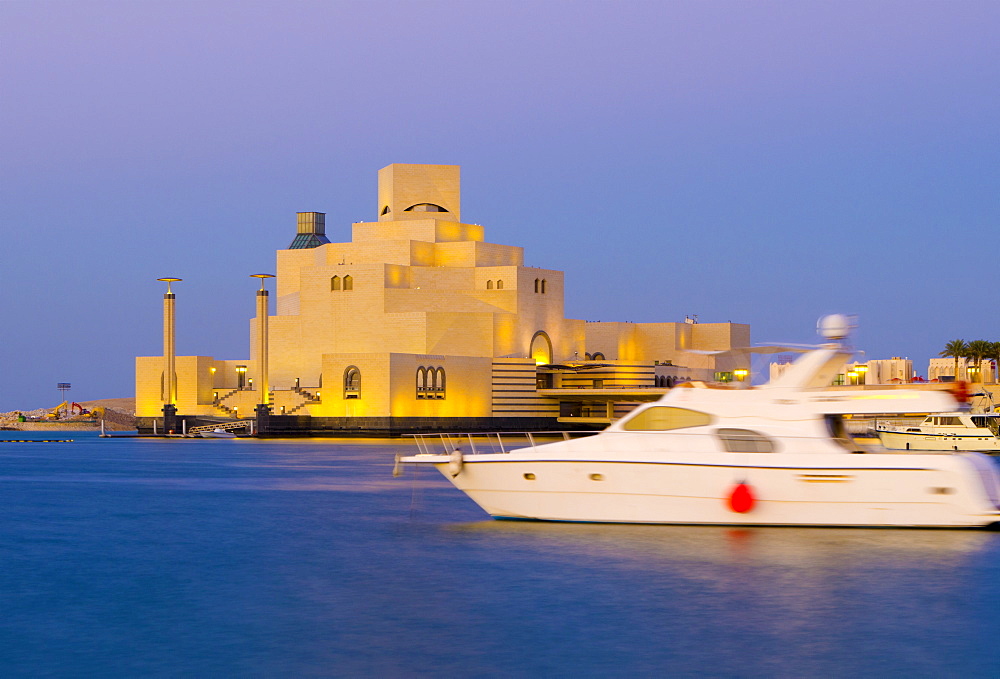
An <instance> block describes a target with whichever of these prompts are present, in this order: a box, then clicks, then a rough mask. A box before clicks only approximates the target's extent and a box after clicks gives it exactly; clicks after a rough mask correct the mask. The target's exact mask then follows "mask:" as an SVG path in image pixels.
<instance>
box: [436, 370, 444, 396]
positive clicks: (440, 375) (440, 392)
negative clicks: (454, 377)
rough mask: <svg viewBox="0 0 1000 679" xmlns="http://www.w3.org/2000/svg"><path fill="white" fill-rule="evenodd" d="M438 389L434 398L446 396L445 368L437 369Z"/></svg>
mask: <svg viewBox="0 0 1000 679" xmlns="http://www.w3.org/2000/svg"><path fill="white" fill-rule="evenodd" d="M435 382H436V386H437V391H436V392H435V394H434V398H444V368H438V369H437V379H436V380H435Z"/></svg>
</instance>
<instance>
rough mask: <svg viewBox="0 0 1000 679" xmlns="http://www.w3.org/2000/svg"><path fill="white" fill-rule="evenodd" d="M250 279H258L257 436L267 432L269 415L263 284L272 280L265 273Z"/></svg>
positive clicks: (266, 304)
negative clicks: (258, 396)
mask: <svg viewBox="0 0 1000 679" xmlns="http://www.w3.org/2000/svg"><path fill="white" fill-rule="evenodd" d="M251 277H252V278H259V279H260V290H258V291H257V356H256V358H257V389H259V390H260V392H259V393H260V398H258V399H257V408H256V411H255V413H256V416H257V434H258V435H260V434H262V433H265V432H266V430H267V418H268V415H270V414H271V380H270V379H269V376H268V365H267V356H268V349H267V313H268V293H267V290H266V289H265V288H264V282H265V281H266V280H267V279H268V278H274V276H273V275H271V274H267V273H255V274H251Z"/></svg>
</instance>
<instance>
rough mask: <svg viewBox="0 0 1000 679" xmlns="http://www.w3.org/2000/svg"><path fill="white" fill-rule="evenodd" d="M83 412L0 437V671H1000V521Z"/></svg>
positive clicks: (86, 673)
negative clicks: (779, 518)
mask: <svg viewBox="0 0 1000 679" xmlns="http://www.w3.org/2000/svg"><path fill="white" fill-rule="evenodd" d="M3 434H4V435H6V437H7V438H13V437H15V436H16V437H18V438H26V437H31V438H53V435H52V434H51V433H47V432H46V433H38V434H31V435H25V434H21V433H19V432H3ZM72 437H73V438H75V439H76V441H75V442H74V443H23V444H22V443H3V444H0V465H2V467H0V498H2V511H0V559H2V562H0V675H2V676H4V677H11V676H33V677H34V676H74V677H75V676H101V677H104V676H108V675H113V676H178V675H187V676H191V675H194V676H213V675H224V676H234V675H254V676H263V677H287V676H376V675H377V676H393V677H396V676H404V677H405V676H432V675H433V676H439V675H440V676H455V675H461V676H490V675H492V676H496V675H503V676H537V675H547V676H571V675H584V676H604V675H614V676H623V675H625V676H627V675H632V676H635V675H657V676H685V675H696V674H697V675H710V676H718V677H730V676H731V677H765V676H766V677H770V676H797V677H803V676H838V677H839V676H845V677H846V676H852V677H853V676H872V677H875V676H885V675H907V676H917V677H932V676H933V677H940V676H955V677H959V676H961V677H970V676H974V677H996V676H1000V651H998V650H997V648H996V633H997V631H998V629H1000V626H998V625H997V622H996V611H997V609H998V604H1000V585H998V576H1000V558H998V557H1000V533H988V532H969V531H924V530H843V529H798V528H759V529H732V528H715V527H686V526H676V527H673V526H613V525H612V526H602V525H586V524H544V523H521V522H498V521H492V520H490V519H487V518H486V517H485V515H484V514H483V513H482V512H481V511H480V510H479V509H478V508H477V507H476V506H475V505H474V504H472V502H471V501H469V500H468V499H467V498H466V497H465V496H464V495H462V494H461V493H460V492H459V491H457V490H454V489H453V488H452V487H451V486H450V484H448V483H447V482H446V481H445V480H444V479H442V478H440V477H439V476H438V475H437V473H436V472H433V471H431V470H423V471H420V472H416V471H410V472H408V473H407V475H406V476H405V477H403V478H400V479H393V478H392V476H391V469H392V454H393V452H394V450H395V449H397V448H398V447H399V446H401V445H405V444H403V443H402V442H399V441H350V442H343V441H335V440H322V441H320V440H308V441H266V440H265V441H255V440H238V441H233V440H194V439H191V440H170V441H164V440H142V439H99V438H97V437H96V436H94V435H92V434H82V433H73V434H72Z"/></svg>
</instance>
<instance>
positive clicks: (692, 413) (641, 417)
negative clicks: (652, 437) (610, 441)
mask: <svg viewBox="0 0 1000 679" xmlns="http://www.w3.org/2000/svg"><path fill="white" fill-rule="evenodd" d="M708 424H712V416H711V415H709V414H708V413H700V412H698V411H697V410H688V409H687V408H672V407H670V406H653V407H652V408H647V409H646V410H643V411H641V412H639V413H638V414H637V415H635V417H632V418H631V419H629V420H626V421H625V422H623V423H622V429H625V430H626V431H669V430H671V429H685V428H687V427H704V426H705V425H708Z"/></svg>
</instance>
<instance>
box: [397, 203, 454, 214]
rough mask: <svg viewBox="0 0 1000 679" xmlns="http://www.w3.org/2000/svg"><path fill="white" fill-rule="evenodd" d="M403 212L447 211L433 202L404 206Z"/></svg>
mask: <svg viewBox="0 0 1000 679" xmlns="http://www.w3.org/2000/svg"><path fill="white" fill-rule="evenodd" d="M404 212H447V210H445V209H444V208H443V207H441V206H440V205H435V204H434V203H417V204H416V205H411V206H410V207H408V208H406V210H404Z"/></svg>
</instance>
